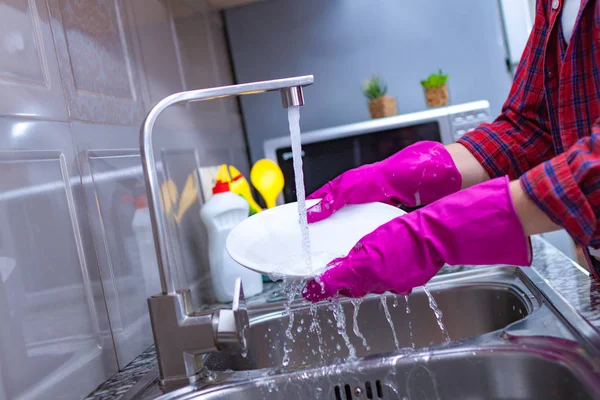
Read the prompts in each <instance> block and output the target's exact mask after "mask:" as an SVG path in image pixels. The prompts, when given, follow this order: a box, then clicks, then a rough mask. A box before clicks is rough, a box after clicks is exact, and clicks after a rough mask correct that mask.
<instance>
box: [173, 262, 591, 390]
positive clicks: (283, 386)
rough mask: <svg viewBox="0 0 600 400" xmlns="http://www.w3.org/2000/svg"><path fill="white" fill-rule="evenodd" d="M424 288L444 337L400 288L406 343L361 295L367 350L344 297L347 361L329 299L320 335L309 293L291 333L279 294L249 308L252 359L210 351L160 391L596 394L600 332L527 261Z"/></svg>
mask: <svg viewBox="0 0 600 400" xmlns="http://www.w3.org/2000/svg"><path fill="white" fill-rule="evenodd" d="M428 288H429V289H430V290H431V292H432V294H433V296H434V298H435V300H436V301H437V303H438V305H439V307H440V309H441V310H442V312H443V318H442V320H443V323H444V325H445V327H446V328H447V330H448V333H449V335H450V338H451V340H450V341H449V342H446V341H445V340H444V337H443V335H442V333H441V331H440V328H439V327H438V324H437V320H436V318H435V315H434V313H433V311H432V310H431V309H430V308H429V302H428V298H427V296H426V295H425V293H424V292H423V290H415V292H413V294H412V295H411V296H410V298H409V306H410V313H407V312H406V303H405V300H404V297H399V298H398V299H397V306H394V305H395V303H396V299H395V297H394V296H391V295H389V296H387V298H386V303H387V305H388V309H389V312H390V315H391V317H392V321H393V324H394V327H395V333H396V337H397V339H398V342H399V347H400V349H397V348H396V346H395V344H394V342H395V341H394V335H393V334H392V330H391V328H390V325H389V324H388V322H387V321H386V319H385V312H384V308H383V304H382V302H381V299H380V298H379V297H378V296H371V297H368V298H367V299H365V300H364V301H363V303H362V304H361V306H360V310H359V313H358V318H357V320H358V327H359V331H360V332H361V334H362V335H363V336H364V337H365V339H366V342H367V345H368V346H369V348H368V349H367V348H366V347H365V346H364V345H363V343H362V340H361V338H359V337H358V336H357V335H355V333H354V330H353V313H354V310H355V308H354V305H353V304H352V302H350V301H349V300H346V301H342V302H341V307H342V309H343V314H344V316H345V320H346V332H347V334H348V336H349V341H350V344H351V345H352V346H353V347H354V348H355V349H356V353H357V357H356V358H354V359H352V360H348V359H346V357H347V356H348V346H347V344H346V342H345V341H344V340H343V339H342V338H341V335H340V334H339V333H338V330H337V327H336V324H335V321H334V317H333V313H332V311H331V310H330V305H329V304H328V303H321V304H319V305H318V307H317V309H316V316H317V320H318V322H319V326H320V327H321V331H322V337H323V341H322V342H319V340H318V338H317V335H316V333H315V332H311V331H310V325H311V322H312V316H311V313H310V308H309V305H308V304H307V303H304V302H302V301H300V302H298V304H296V305H295V307H293V310H294V323H293V325H292V329H291V332H293V337H294V340H295V341H290V340H289V339H288V338H287V337H286V332H285V331H286V329H287V328H288V322H289V319H288V315H287V314H286V313H285V312H284V311H282V308H283V306H282V304H281V303H271V304H265V305H263V306H261V307H254V308H253V309H252V310H251V318H250V328H249V343H248V349H249V353H248V354H247V355H246V357H242V356H236V355H226V354H224V353H217V354H210V355H208V356H207V357H206V358H205V366H206V367H207V370H206V371H205V372H206V374H205V377H204V378H203V379H202V380H201V381H199V382H196V383H195V384H193V385H190V386H187V387H185V388H183V389H180V390H177V391H174V392H171V393H168V394H166V395H165V396H164V399H165V400H174V399H197V400H203V399H237V398H244V399H285V400H292V399H319V398H322V399H335V400H350V399H357V400H358V399H380V398H384V399H385V398H394V399H396V398H398V399H404V398H406V399H438V398H439V399H481V398H486V399H488V398H494V399H594V398H600V375H599V372H598V371H600V351H599V349H600V336H599V335H598V333H597V332H596V331H595V330H594V329H593V328H592V327H591V326H590V325H589V324H588V323H587V321H585V319H583V318H582V317H581V316H579V314H577V313H576V312H575V311H574V310H573V309H572V308H571V307H570V306H569V305H568V304H567V303H566V302H565V301H564V300H563V299H562V297H560V296H559V295H558V294H557V293H556V292H554V291H553V289H552V288H550V287H549V286H548V285H547V283H546V282H545V281H544V280H543V279H541V278H540V276H539V275H538V274H537V273H536V272H535V271H533V270H532V269H526V268H525V269H520V268H508V267H504V268H501V267H490V268H479V269H473V270H471V271H468V272H461V273H455V274H450V275H446V276H438V277H436V278H434V280H432V282H431V283H430V284H428ZM409 327H410V328H409ZM411 331H412V337H411ZM413 342H414V345H415V346H414V348H413V346H412V343H413ZM284 346H289V348H291V353H289V364H288V365H285V366H284V365H283V363H282V360H283V358H284V350H283V349H284Z"/></svg>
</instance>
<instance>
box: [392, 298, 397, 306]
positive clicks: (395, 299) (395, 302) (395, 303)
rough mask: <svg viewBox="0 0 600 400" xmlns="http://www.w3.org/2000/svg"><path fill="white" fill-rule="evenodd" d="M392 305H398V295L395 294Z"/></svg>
mask: <svg viewBox="0 0 600 400" xmlns="http://www.w3.org/2000/svg"><path fill="white" fill-rule="evenodd" d="M392 306H394V308H396V307H398V296H394V302H393V303H392Z"/></svg>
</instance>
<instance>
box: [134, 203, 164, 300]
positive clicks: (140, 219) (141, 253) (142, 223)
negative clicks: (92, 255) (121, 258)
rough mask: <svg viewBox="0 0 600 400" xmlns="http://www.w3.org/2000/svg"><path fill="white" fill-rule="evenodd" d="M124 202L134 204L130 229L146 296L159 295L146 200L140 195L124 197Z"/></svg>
mask: <svg viewBox="0 0 600 400" xmlns="http://www.w3.org/2000/svg"><path fill="white" fill-rule="evenodd" d="M125 200H128V201H133V202H134V203H135V213H134V214H133V221H132V223H131V227H132V229H133V232H134V233H135V239H136V242H137V251H138V254H137V258H138V259H139V262H140V268H141V270H142V277H143V279H144V286H145V287H146V295H148V296H154V295H156V294H159V293H160V291H161V287H160V277H159V275H158V263H157V261H156V252H155V250H154V238H153V237H152V222H151V221H150V210H149V209H148V200H147V198H146V195H145V194H140V195H139V196H137V197H131V196H126V197H125ZM130 251H131V250H130ZM133 258H135V256H134V257H133Z"/></svg>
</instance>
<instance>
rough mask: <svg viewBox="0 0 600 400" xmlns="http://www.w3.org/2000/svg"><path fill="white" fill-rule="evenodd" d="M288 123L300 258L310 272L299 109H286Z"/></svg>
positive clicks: (294, 107)
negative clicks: (299, 235)
mask: <svg viewBox="0 0 600 400" xmlns="http://www.w3.org/2000/svg"><path fill="white" fill-rule="evenodd" d="M288 123H289V127H290V137H291V140H292V158H293V160H294V177H295V181H296V198H297V199H298V215H299V217H300V234H301V235H302V257H303V258H304V263H305V265H306V268H307V270H308V271H312V256H311V250H310V236H309V234H308V221H307V220H306V193H305V191H304V171H303V170H302V144H301V138H300V107H298V106H292V107H290V108H288Z"/></svg>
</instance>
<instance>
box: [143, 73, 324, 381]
mask: <svg viewBox="0 0 600 400" xmlns="http://www.w3.org/2000/svg"><path fill="white" fill-rule="evenodd" d="M313 81H314V78H313V76H312V75H308V76H300V77H295V78H287V79H277V80H272V81H264V82H253V83H245V84H241V85H232V86H223V87H217V88H209V89H200V90H190V91H186V92H180V93H175V94H172V95H170V96H168V97H166V98H164V99H163V100H161V101H160V102H158V104H157V105H156V106H154V107H153V108H152V110H150V112H149V113H148V115H147V116H146V119H145V120H144V123H143V124H142V129H141V132H140V148H141V155H142V166H143V168H144V177H145V180H146V192H147V196H148V207H149V209H150V219H151V222H152V233H153V236H154V245H155V246H154V247H155V249H156V257H157V260H158V272H159V275H160V283H161V289H162V293H161V294H158V295H156V296H152V297H150V298H149V299H148V308H149V312H150V321H151V323H152V332H153V335H154V344H155V346H156V355H157V358H158V367H159V372H160V384H161V386H163V387H164V388H165V389H166V390H170V389H171V388H176V387H178V386H182V385H186V384H188V383H193V382H196V381H198V380H199V379H201V374H200V371H201V370H202V366H203V365H202V363H203V361H202V357H201V355H202V354H206V353H210V352H215V351H230V352H240V353H243V352H245V351H246V343H247V338H246V334H247V331H248V326H249V322H248V312H247V309H246V302H245V299H244V290H243V287H242V282H241V280H240V279H239V278H238V279H237V280H236V282H235V292H234V300H233V304H232V306H231V309H220V310H217V311H215V312H204V313H200V312H196V311H194V309H193V306H192V301H191V292H190V290H189V289H182V290H177V289H176V288H175V281H174V273H173V268H174V266H173V265H172V264H171V263H170V262H169V260H170V257H168V254H167V230H166V225H167V224H166V221H165V215H164V214H163V213H162V211H161V206H160V202H161V194H160V188H159V184H158V173H157V169H156V160H155V158H154V148H153V142H152V133H153V128H154V125H155V123H156V120H157V119H158V117H159V116H160V114H161V113H162V112H163V111H164V110H166V109H167V108H168V107H170V106H172V105H175V104H181V103H186V102H191V101H200V100H213V99H219V98H224V97H230V96H241V95H248V94H258V93H264V92H272V91H280V93H281V101H282V104H283V107H284V108H288V107H290V106H302V105H304V96H303V93H302V88H303V87H304V86H308V85H311V84H312V83H313Z"/></svg>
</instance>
